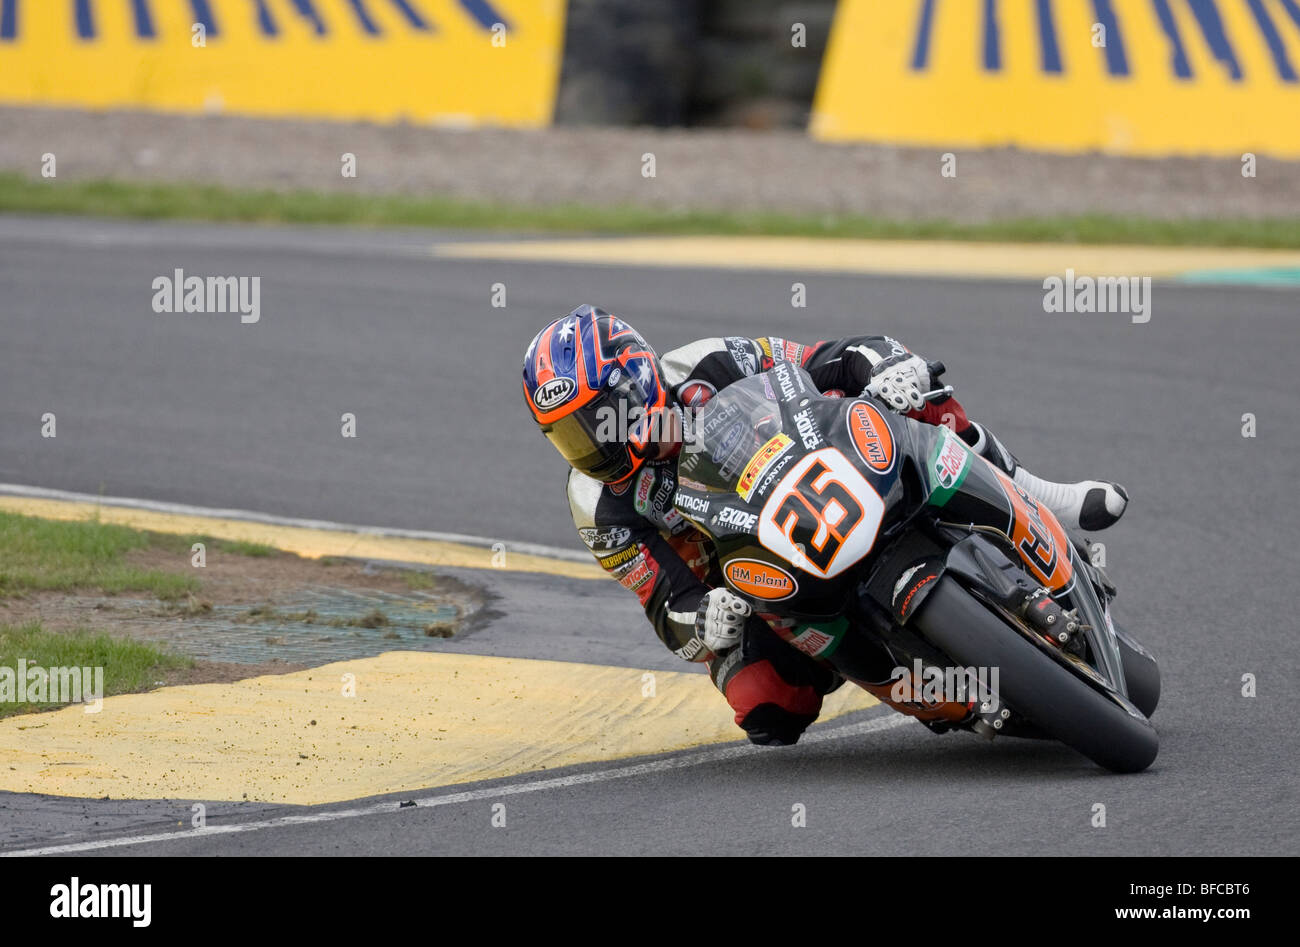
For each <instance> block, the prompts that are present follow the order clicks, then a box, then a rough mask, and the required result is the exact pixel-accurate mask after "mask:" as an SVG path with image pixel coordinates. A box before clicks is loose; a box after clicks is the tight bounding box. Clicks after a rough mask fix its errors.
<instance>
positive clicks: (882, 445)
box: [847, 401, 894, 473]
mask: <svg viewBox="0 0 1300 947" xmlns="http://www.w3.org/2000/svg"><path fill="white" fill-rule="evenodd" d="M847 420H848V423H849V434H850V435H852V437H853V446H854V448H856V449H857V452H858V456H859V457H861V458H862V462H863V463H864V464H866V465H867V466H868V467H870V468H871V469H872V470H874V471H876V472H878V473H886V472H888V471H889V469H890V468H891V467H893V466H894V435H893V433H892V431H891V430H890V427H889V424H888V422H886V421H885V419H884V418H883V417H882V416H881V414H880V412H879V411H878V410H877V409H876V406H875V405H873V404H868V403H867V402H865V401H855V402H853V404H851V405H849V412H848V416H847Z"/></svg>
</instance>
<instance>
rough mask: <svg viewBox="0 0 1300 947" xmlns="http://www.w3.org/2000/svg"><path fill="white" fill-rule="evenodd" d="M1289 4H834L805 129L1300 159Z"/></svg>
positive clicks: (1150, 0) (1294, 21)
mask: <svg viewBox="0 0 1300 947" xmlns="http://www.w3.org/2000/svg"><path fill="white" fill-rule="evenodd" d="M1296 115H1300V0H890V2H887V3H885V2H879V0H841V2H840V4H839V7H838V9H837V13H836V18H835V24H834V27H833V28H832V35H831V41H830V45H829V48H828V50H827V54H826V57H825V60H824V63H823V67H822V75H821V81H820V84H819V86H818V90H817V99H816V102H815V104H814V109H813V120H812V132H813V134H814V135H816V136H818V137H821V138H826V139H832V140H843V139H865V140H876V141H888V142H896V143H900V144H925V145H943V146H963V145H966V146H972V145H973V146H1002V145H1020V146H1026V147H1033V148H1040V149H1046V150H1052V151H1084V150H1093V149H1102V150H1105V151H1111V152H1119V153H1131V154H1150V155H1165V154H1171V153H1176V154H1216V155H1236V156H1240V155H1241V154H1243V153H1245V152H1252V153H1253V152H1265V153H1272V154H1276V155H1279V156H1282V157H1300V122H1297V121H1288V120H1284V119H1283V116H1286V117H1292V116H1296Z"/></svg>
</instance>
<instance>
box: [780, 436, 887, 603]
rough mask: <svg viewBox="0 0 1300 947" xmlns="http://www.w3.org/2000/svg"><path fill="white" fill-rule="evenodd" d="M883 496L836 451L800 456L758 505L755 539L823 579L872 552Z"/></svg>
mask: <svg viewBox="0 0 1300 947" xmlns="http://www.w3.org/2000/svg"><path fill="white" fill-rule="evenodd" d="M884 515H885V501H884V500H883V499H882V498H881V496H880V494H879V493H877V492H876V489H875V487H873V486H872V485H871V484H870V483H869V482H868V481H867V479H866V478H865V477H863V475H862V474H861V473H859V471H858V469H857V466H856V465H855V464H854V463H853V461H852V460H850V459H849V458H848V457H846V456H845V455H844V454H843V453H842V452H841V451H840V450H838V449H837V448H834V447H826V448H823V449H821V450H817V451H813V452H812V453H810V454H806V455H804V456H803V457H801V458H800V459H799V460H798V462H797V463H795V464H794V465H792V466H791V467H790V469H789V470H788V471H786V472H785V474H784V475H783V476H782V477H781V480H780V481H779V482H778V483H777V485H776V487H775V488H773V490H772V492H771V493H770V494H769V496H768V498H767V502H766V503H765V504H764V505H763V512H762V514H761V515H760V516H759V521H758V539H759V542H760V543H762V545H763V546H764V547H765V548H766V549H768V550H769V551H770V552H773V553H775V554H776V555H778V556H780V557H781V558H782V559H784V560H786V561H787V562H789V563H790V564H791V565H793V566H795V567H796V568H798V569H802V570H803V571H804V572H807V573H809V574H811V575H815V576H818V577H820V578H823V579H830V578H834V577H835V576H837V575H839V574H841V573H842V572H844V571H845V570H847V569H850V568H852V567H853V566H854V565H855V564H857V563H858V562H859V561H861V559H862V558H863V557H864V556H865V555H867V553H869V552H871V548H872V546H874V545H875V542H876V535H877V533H879V531H880V524H881V521H882V520H883V518H884Z"/></svg>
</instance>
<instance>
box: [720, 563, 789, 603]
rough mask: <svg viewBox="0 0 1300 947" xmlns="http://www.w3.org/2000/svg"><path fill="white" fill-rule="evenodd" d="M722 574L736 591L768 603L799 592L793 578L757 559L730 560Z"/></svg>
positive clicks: (780, 569)
mask: <svg viewBox="0 0 1300 947" xmlns="http://www.w3.org/2000/svg"><path fill="white" fill-rule="evenodd" d="M724 574H725V575H726V577H727V581H728V582H730V583H731V584H732V586H733V587H734V588H735V589H736V590H737V591H740V592H743V593H744V594H746V595H752V596H753V597H754V598H762V599H767V600H768V601H770V602H776V601H780V600H781V599H786V598H789V597H790V596H791V595H794V593H795V592H797V591H799V583H797V582H795V580H794V576H792V575H790V573H788V572H786V571H785V570H784V569H782V568H780V567H778V566H774V565H772V564H771V563H770V562H760V561H759V560H757V559H732V560H731V561H730V562H728V563H727V568H726V570H725V573H724Z"/></svg>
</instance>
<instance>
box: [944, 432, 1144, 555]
mask: <svg viewBox="0 0 1300 947" xmlns="http://www.w3.org/2000/svg"><path fill="white" fill-rule="evenodd" d="M959 436H960V437H961V439H962V440H963V441H965V442H966V443H967V444H969V445H970V447H971V450H973V451H975V453H977V454H979V455H980V456H981V457H983V458H984V459H985V460H987V461H988V462H989V463H991V464H992V465H993V466H994V467H997V468H998V469H999V470H1001V471H1002V472H1003V473H1005V474H1007V475H1008V476H1009V477H1011V480H1012V482H1013V483H1015V485H1016V486H1018V487H1020V489H1022V490H1024V491H1025V492H1026V493H1028V494H1031V495H1032V496H1033V497H1034V498H1035V499H1037V500H1038V501H1039V502H1040V503H1042V504H1044V505H1046V506H1047V508H1048V509H1049V510H1051V511H1052V512H1053V513H1055V514H1056V518H1057V519H1058V520H1060V521H1061V525H1062V526H1065V527H1066V528H1067V529H1076V530H1085V531H1087V532H1092V531H1094V530H1099V529H1105V528H1106V527H1108V526H1112V525H1114V524H1115V522H1116V521H1117V520H1118V519H1119V518H1120V517H1121V516H1123V515H1124V508H1125V507H1126V506H1128V492H1127V491H1126V490H1125V489H1124V488H1123V487H1121V486H1120V485H1119V484H1118V483H1111V482H1110V481H1108V480H1080V481H1079V482H1077V483H1055V482H1053V481H1051V480H1044V479H1043V478H1042V477H1036V476H1034V475H1033V474H1032V473H1030V472H1029V471H1028V470H1026V469H1025V468H1024V467H1023V466H1021V464H1020V461H1018V460H1016V458H1015V455H1013V454H1012V453H1011V452H1010V451H1009V450H1007V449H1006V448H1005V447H1003V446H1002V442H1001V441H999V440H998V439H997V438H996V437H994V436H993V433H992V432H991V431H989V430H988V429H987V428H985V427H984V426H983V425H982V424H977V423H976V422H974V421H972V422H971V423H970V426H969V427H967V428H966V429H965V430H964V431H961V432H960V434H959Z"/></svg>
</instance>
